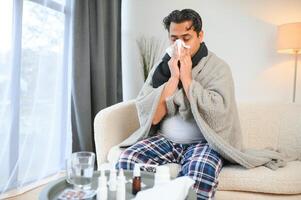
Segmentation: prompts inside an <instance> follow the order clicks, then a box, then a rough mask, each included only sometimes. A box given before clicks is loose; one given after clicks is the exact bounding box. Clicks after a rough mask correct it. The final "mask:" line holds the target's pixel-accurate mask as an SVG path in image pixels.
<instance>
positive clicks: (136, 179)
mask: <svg viewBox="0 0 301 200" xmlns="http://www.w3.org/2000/svg"><path fill="white" fill-rule="evenodd" d="M140 190H141V173H140V166H139V165H138V164H135V166H134V173H133V184H132V194H133V195H136V194H137V193H138V192H139V191H140Z"/></svg>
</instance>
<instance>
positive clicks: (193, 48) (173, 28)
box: [169, 21, 204, 57]
mask: <svg viewBox="0 0 301 200" xmlns="http://www.w3.org/2000/svg"><path fill="white" fill-rule="evenodd" d="M191 25H192V22H191V21H184V22H182V23H179V24H177V23H174V22H171V23H170V27H169V41H170V43H171V44H173V43H174V42H175V41H176V40H177V39H181V40H182V41H183V42H184V43H185V44H186V45H188V46H190V55H191V57H192V56H194V54H195V53H196V52H197V51H198V49H199V47H200V43H201V42H203V35H204V33H203V31H201V32H200V34H199V36H198V35H197V33H196V32H195V31H194V28H193V27H192V26H191Z"/></svg>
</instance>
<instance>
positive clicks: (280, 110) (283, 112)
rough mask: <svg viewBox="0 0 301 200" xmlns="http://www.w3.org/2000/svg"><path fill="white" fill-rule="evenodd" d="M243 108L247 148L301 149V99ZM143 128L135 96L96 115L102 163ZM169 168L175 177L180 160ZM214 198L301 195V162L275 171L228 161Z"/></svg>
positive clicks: (244, 134) (260, 197) (244, 105)
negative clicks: (118, 145)
mask: <svg viewBox="0 0 301 200" xmlns="http://www.w3.org/2000/svg"><path fill="white" fill-rule="evenodd" d="M238 109H239V116H240V122H241V126H242V132H243V145H244V147H246V148H258V149H260V148H265V147H272V148H277V147H285V146H287V145H288V146H290V147H292V148H293V149H295V150H296V151H298V152H301V104H276V103H275V104H268V103H266V104H262V103H260V104H259V103H257V104H255V103H253V104H239V108H238ZM138 127H139V123H138V118H137V112H136V107H135V104H134V101H128V102H122V103H119V104H116V105H113V106H111V107H108V108H106V109H104V110H101V111H100V112H99V113H98V114H97V116H96V117H95V120H94V129H95V145H96V154H97V160H98V164H100V163H104V162H108V161H110V162H116V160H117V159H118V156H119V154H120V151H118V149H117V148H116V146H115V145H117V144H119V143H120V142H121V141H122V140H124V139H125V138H127V137H128V136H129V135H130V134H131V133H133V132H134V131H135V130H136V129H137V128H138ZM114 146H115V148H112V147H114ZM109 151H110V153H109ZM170 167H171V169H172V170H171V171H172V176H175V175H176V174H177V171H178V170H179V165H176V164H172V165H170ZM215 199H217V200H220V199H231V200H232V199H243V200H246V199H250V200H254V199H256V200H258V199H265V200H266V199H267V200H268V199H299V200H300V199H301V162H300V161H292V162H289V163H288V164H287V166H285V167H283V168H279V169H278V170H275V171H273V170H270V169H268V168H266V167H257V168H254V169H249V170H248V169H245V168H243V167H241V166H238V165H227V166H225V167H224V168H223V169H222V171H221V173H220V175H219V184H218V190H217V192H216V196H215Z"/></svg>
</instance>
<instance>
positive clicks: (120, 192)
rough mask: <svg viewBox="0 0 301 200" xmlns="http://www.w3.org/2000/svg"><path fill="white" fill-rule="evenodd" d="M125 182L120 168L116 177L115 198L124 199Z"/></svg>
mask: <svg viewBox="0 0 301 200" xmlns="http://www.w3.org/2000/svg"><path fill="white" fill-rule="evenodd" d="M125 182H126V180H125V176H124V173H123V169H120V170H119V174H118V177H117V193H116V199H117V200H125Z"/></svg>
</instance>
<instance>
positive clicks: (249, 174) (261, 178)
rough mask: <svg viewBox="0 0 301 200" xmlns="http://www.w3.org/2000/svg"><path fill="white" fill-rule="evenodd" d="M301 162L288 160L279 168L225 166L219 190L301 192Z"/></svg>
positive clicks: (220, 178)
mask: <svg viewBox="0 0 301 200" xmlns="http://www.w3.org/2000/svg"><path fill="white" fill-rule="evenodd" d="M300 169H301V162H300V161H292V162H288V163H287V166H285V167H283V168H279V169H277V170H271V169H269V168H266V167H256V168H253V169H245V168H243V167H241V166H239V165H229V166H225V167H224V168H223V169H222V171H221V173H220V175H219V185H218V190H232V191H249V192H262V193H274V194H301V170H300Z"/></svg>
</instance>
